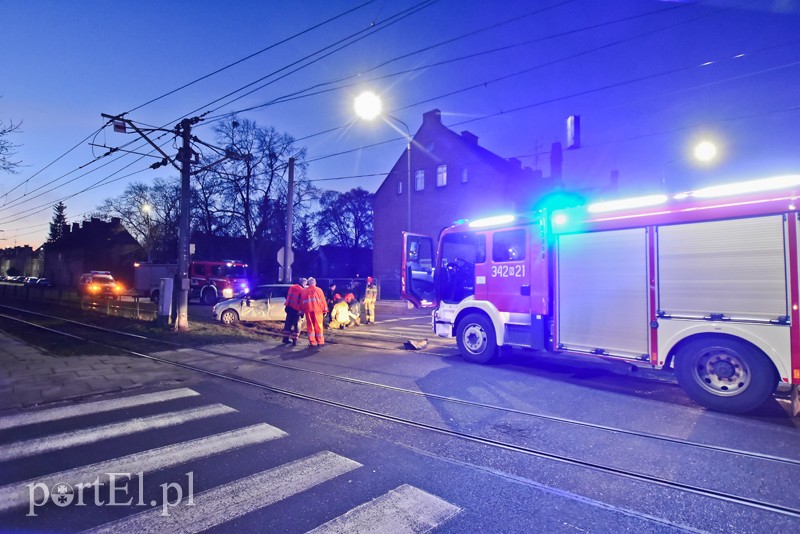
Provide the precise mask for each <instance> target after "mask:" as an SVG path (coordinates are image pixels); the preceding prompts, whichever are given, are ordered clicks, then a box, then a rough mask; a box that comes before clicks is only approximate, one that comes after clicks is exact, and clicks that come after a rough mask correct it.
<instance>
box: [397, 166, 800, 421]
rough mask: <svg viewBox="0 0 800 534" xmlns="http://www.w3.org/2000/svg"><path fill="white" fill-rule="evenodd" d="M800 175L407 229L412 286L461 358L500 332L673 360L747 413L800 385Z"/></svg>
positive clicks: (488, 353) (474, 356)
mask: <svg viewBox="0 0 800 534" xmlns="http://www.w3.org/2000/svg"><path fill="white" fill-rule="evenodd" d="M799 201H800V175H793V176H782V177H777V178H770V179H765V180H754V181H750V182H742V183H737V184H731V185H726V186H715V187H708V188H705V189H699V190H697V191H693V192H689V193H681V194H677V195H674V196H668V195H652V196H646V197H639V198H631V199H624V200H615V201H609V202H598V203H594V204H590V205H588V206H583V207H577V208H569V209H562V210H553V211H549V210H541V211H538V212H535V213H530V214H526V215H504V216H497V217H490V218H487V219H481V220H474V221H471V222H461V223H459V224H456V225H454V226H451V227H449V228H446V229H444V230H443V231H442V232H441V234H440V236H439V240H438V247H434V244H435V243H434V240H433V239H431V238H430V237H427V236H421V235H418V234H411V233H404V235H403V242H404V243H403V244H404V251H405V255H404V259H403V265H402V268H403V276H402V292H403V297H404V298H406V299H407V300H409V301H410V302H412V303H414V304H415V305H417V306H421V307H433V308H434V310H433V329H434V331H435V332H436V334H438V335H440V336H443V337H453V336H454V337H455V338H456V340H457V343H458V348H459V351H460V353H461V355H462V356H463V358H464V359H466V360H468V361H470V362H476V363H487V362H489V361H490V360H493V359H494V358H495V357H496V356H497V355H498V349H499V347H502V346H509V347H526V348H529V349H536V350H539V351H544V352H549V353H562V354H563V355H566V356H567V357H569V355H594V356H597V357H601V358H607V359H614V360H622V361H626V362H630V363H631V364H634V365H637V366H650V367H652V368H655V369H664V368H666V369H674V372H675V376H676V377H677V380H678V383H679V384H680V386H681V387H682V388H683V389H684V390H685V391H686V393H687V394H688V395H689V396H690V397H691V398H692V399H694V400H695V401H696V402H698V403H700V404H702V405H704V406H706V407H708V408H711V409H715V410H720V411H726V412H735V413H739V412H747V411H751V410H753V409H755V408H757V407H758V406H760V405H761V404H763V403H764V402H765V401H767V400H768V399H770V398H771V396H772V394H773V393H774V392H775V390H776V388H777V387H779V386H780V388H781V389H782V390H784V391H788V390H791V392H792V399H793V406H794V410H795V414H796V413H797V409H798V406H799V405H800V401H798V384H800V310H799V309H798V306H800V260H799V259H798V248H800V232H799V230H800V223H799V222H798V213H797V207H798V202H799Z"/></svg>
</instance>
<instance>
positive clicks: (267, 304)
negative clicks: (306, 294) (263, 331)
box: [212, 284, 291, 324]
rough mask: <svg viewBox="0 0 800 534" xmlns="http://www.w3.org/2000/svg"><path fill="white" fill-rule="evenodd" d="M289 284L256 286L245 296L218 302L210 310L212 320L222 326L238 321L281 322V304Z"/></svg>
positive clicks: (284, 314) (282, 318) (282, 308)
mask: <svg viewBox="0 0 800 534" xmlns="http://www.w3.org/2000/svg"><path fill="white" fill-rule="evenodd" d="M290 286H291V284H267V285H263V286H258V287H256V288H255V289H253V290H251V291H250V292H249V293H246V294H239V295H237V296H235V297H234V298H232V299H228V300H223V301H222V302H218V303H217V304H215V305H214V307H213V308H212V314H213V316H214V319H215V320H217V321H220V322H222V323H223V324H235V323H237V322H238V321H245V322H257V321H283V320H285V319H286V311H285V310H284V307H283V304H284V302H286V294H287V293H288V292H289V287H290Z"/></svg>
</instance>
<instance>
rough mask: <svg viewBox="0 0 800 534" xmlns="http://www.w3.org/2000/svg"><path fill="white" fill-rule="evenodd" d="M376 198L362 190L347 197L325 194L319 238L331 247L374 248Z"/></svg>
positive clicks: (344, 195)
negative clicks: (373, 217)
mask: <svg viewBox="0 0 800 534" xmlns="http://www.w3.org/2000/svg"><path fill="white" fill-rule="evenodd" d="M374 197H375V195H373V194H372V193H370V192H368V191H366V190H364V189H362V188H360V187H357V188H355V189H351V190H350V191H347V192H345V193H340V192H338V191H325V192H324V193H323V194H322V196H321V197H320V199H319V205H320V210H319V212H318V214H317V219H316V223H315V225H314V226H315V228H316V230H317V234H318V235H319V236H320V238H321V239H325V240H326V241H327V243H328V244H331V245H338V246H341V247H348V248H371V247H372V215H373V211H372V203H373V199H374Z"/></svg>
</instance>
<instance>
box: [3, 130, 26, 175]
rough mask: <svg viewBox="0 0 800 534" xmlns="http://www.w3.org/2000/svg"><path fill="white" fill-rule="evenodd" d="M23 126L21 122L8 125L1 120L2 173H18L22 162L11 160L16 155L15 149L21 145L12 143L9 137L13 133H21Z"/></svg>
mask: <svg viewBox="0 0 800 534" xmlns="http://www.w3.org/2000/svg"><path fill="white" fill-rule="evenodd" d="M21 125H22V123H21V122H17V123H14V122H13V121H9V122H8V124H5V123H4V122H3V121H2V120H0V172H5V173H8V174H16V173H17V169H18V168H19V166H20V164H21V162H20V161H14V160H12V159H11V158H13V156H14V154H16V151H15V149H16V148H18V147H19V145H15V144H14V143H12V142H11V141H10V140H9V139H8V136H9V135H10V134H12V133H15V132H19V127H20V126H21Z"/></svg>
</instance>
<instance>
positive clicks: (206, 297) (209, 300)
mask: <svg viewBox="0 0 800 534" xmlns="http://www.w3.org/2000/svg"><path fill="white" fill-rule="evenodd" d="M200 300H201V301H202V302H203V304H207V305H209V306H212V305H214V304H216V303H217V295H216V293H214V291H213V290H211V289H206V290H205V291H203V294H202V295H201V298H200Z"/></svg>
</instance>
